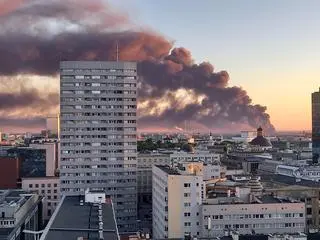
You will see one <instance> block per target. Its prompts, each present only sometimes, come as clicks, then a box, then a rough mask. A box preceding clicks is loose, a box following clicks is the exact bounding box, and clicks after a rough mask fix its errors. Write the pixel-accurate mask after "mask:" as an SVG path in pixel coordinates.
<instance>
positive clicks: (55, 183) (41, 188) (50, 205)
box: [22, 177, 60, 221]
mask: <svg viewBox="0 0 320 240" xmlns="http://www.w3.org/2000/svg"><path fill="white" fill-rule="evenodd" d="M22 189H23V190H26V191H32V192H36V193H38V194H39V195H40V196H42V197H43V201H42V202H43V211H42V213H43V216H42V217H43V220H44V221H47V220H49V219H50V217H51V215H52V214H53V212H54V210H55V208H56V206H57V205H58V203H59V200H60V180H59V177H43V178H40V177H39V178H23V179H22Z"/></svg>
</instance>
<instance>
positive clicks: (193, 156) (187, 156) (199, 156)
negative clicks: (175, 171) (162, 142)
mask: <svg viewBox="0 0 320 240" xmlns="http://www.w3.org/2000/svg"><path fill="white" fill-rule="evenodd" d="M170 161H172V162H175V163H179V162H186V161H202V162H207V163H210V162H215V161H220V154H217V153H209V152H195V153H187V152H175V153H172V154H170Z"/></svg>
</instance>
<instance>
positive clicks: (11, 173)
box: [0, 156, 21, 189]
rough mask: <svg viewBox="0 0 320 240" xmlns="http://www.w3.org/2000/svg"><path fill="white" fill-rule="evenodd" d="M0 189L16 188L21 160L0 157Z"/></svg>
mask: <svg viewBox="0 0 320 240" xmlns="http://www.w3.org/2000/svg"><path fill="white" fill-rule="evenodd" d="M0 164H1V166H2V167H1V168H0V188H1V189H8V188H17V186H18V181H19V178H20V169H21V159H20V158H18V157H2V156H0Z"/></svg>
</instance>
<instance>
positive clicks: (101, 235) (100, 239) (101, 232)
mask: <svg viewBox="0 0 320 240" xmlns="http://www.w3.org/2000/svg"><path fill="white" fill-rule="evenodd" d="M103 239H104V237H103V231H102V230H99V240H103Z"/></svg>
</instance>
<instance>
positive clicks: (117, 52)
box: [116, 41, 119, 62]
mask: <svg viewBox="0 0 320 240" xmlns="http://www.w3.org/2000/svg"><path fill="white" fill-rule="evenodd" d="M116 54H117V57H116V58H117V62H119V42H118V41H117V42H116Z"/></svg>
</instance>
